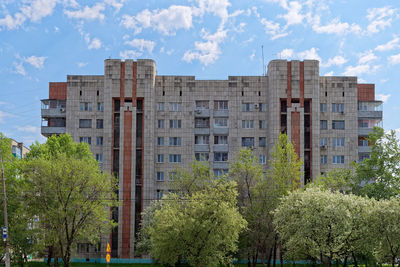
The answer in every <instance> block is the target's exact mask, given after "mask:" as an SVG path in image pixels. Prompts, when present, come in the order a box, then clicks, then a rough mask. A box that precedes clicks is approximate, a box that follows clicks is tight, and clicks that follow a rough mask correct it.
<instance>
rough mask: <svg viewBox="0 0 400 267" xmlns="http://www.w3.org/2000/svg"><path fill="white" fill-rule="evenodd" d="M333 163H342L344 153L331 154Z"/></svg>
mask: <svg viewBox="0 0 400 267" xmlns="http://www.w3.org/2000/svg"><path fill="white" fill-rule="evenodd" d="M332 163H333V164H344V155H334V156H332Z"/></svg>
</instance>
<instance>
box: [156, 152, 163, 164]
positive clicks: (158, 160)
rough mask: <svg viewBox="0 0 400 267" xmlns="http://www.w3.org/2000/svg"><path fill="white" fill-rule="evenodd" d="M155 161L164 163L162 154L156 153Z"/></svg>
mask: <svg viewBox="0 0 400 267" xmlns="http://www.w3.org/2000/svg"><path fill="white" fill-rule="evenodd" d="M157 163H164V154H158V155H157Z"/></svg>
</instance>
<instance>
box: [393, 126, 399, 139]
mask: <svg viewBox="0 0 400 267" xmlns="http://www.w3.org/2000/svg"><path fill="white" fill-rule="evenodd" d="M394 131H395V132H396V136H397V139H400V128H397V129H395V130H394Z"/></svg>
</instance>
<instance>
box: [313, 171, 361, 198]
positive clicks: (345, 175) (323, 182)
mask: <svg viewBox="0 0 400 267" xmlns="http://www.w3.org/2000/svg"><path fill="white" fill-rule="evenodd" d="M355 180H356V179H355V171H354V169H352V168H335V169H331V170H329V171H328V172H327V173H326V174H325V175H319V176H318V177H317V178H316V179H315V181H314V183H313V185H316V186H319V187H321V188H323V189H329V190H331V191H340V192H345V193H351V192H352V191H353V189H354V188H355V186H358V184H356V183H355Z"/></svg>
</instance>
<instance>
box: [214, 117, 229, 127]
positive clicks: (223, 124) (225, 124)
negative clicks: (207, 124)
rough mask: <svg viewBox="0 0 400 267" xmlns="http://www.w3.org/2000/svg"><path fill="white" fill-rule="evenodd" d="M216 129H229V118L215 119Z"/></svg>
mask: <svg viewBox="0 0 400 267" xmlns="http://www.w3.org/2000/svg"><path fill="white" fill-rule="evenodd" d="M214 127H228V118H215V119H214Z"/></svg>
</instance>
